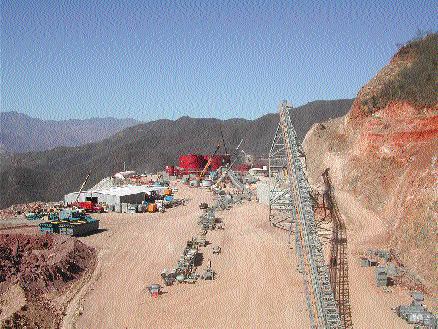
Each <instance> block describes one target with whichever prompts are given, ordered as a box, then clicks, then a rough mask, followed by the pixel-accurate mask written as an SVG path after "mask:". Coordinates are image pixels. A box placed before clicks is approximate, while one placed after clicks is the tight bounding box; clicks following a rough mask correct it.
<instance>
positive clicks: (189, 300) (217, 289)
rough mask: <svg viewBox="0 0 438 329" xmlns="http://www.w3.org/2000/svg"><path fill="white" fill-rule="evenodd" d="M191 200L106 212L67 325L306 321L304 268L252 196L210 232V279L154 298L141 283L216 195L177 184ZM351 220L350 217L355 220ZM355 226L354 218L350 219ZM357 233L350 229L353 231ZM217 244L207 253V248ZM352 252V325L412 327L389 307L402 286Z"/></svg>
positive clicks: (172, 258) (176, 249)
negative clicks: (378, 280)
mask: <svg viewBox="0 0 438 329" xmlns="http://www.w3.org/2000/svg"><path fill="white" fill-rule="evenodd" d="M178 197H190V198H191V199H192V201H191V202H190V203H189V204H188V205H187V206H181V207H179V208H174V209H170V210H169V211H168V212H166V213H165V214H158V213H157V214H102V215H100V219H101V227H102V228H103V229H104V230H105V231H102V232H101V233H99V234H96V235H92V236H88V237H84V238H81V240H82V241H83V242H85V243H87V244H90V245H92V246H93V247H95V248H96V249H97V250H98V252H99V263H98V265H97V269H96V271H95V273H94V274H93V276H92V277H91V279H90V280H89V282H88V283H87V284H86V285H85V286H84V287H83V289H82V290H81V291H80V293H79V294H78V295H77V297H76V298H75V299H73V301H72V303H71V304H70V307H69V308H68V309H67V312H66V313H67V314H66V317H65V319H64V323H63V327H64V328H74V327H76V328H308V327H309V322H308V314H307V310H306V307H305V300H304V294H303V285H302V278H301V274H299V273H298V272H297V271H296V258H295V254H294V251H293V250H291V249H289V247H288V244H287V233H286V232H285V231H282V230H279V229H276V228H273V227H270V226H269V224H268V221H267V218H268V209H267V207H266V206H263V205H260V204H257V203H255V202H250V203H248V202H247V203H245V204H242V205H236V206H235V207H234V208H233V209H231V210H229V211H224V212H219V213H218V215H219V217H220V218H221V219H222V220H223V222H224V223H225V230H223V231H214V232H209V233H208V235H207V238H208V240H209V241H210V242H211V244H210V245H209V246H207V247H206V248H203V249H201V252H203V256H204V262H203V265H201V266H200V268H199V269H198V273H200V272H201V271H202V270H203V268H204V267H205V266H206V265H207V263H208V260H210V259H211V261H212V266H213V268H214V270H215V271H216V272H217V278H216V280H215V281H200V282H198V283H196V284H194V285H187V284H186V285H184V284H181V285H178V284H176V285H175V286H172V287H166V288H165V289H164V291H165V293H164V294H163V295H161V296H160V298H159V299H158V300H155V299H152V298H151V297H150V296H149V295H148V292H147V290H146V286H148V285H149V284H151V283H160V284H162V282H161V279H160V273H161V271H162V270H163V269H164V268H168V269H169V268H171V267H173V266H174V265H175V263H176V261H177V260H178V258H179V256H180V254H181V252H182V250H183V248H184V246H185V242H186V240H187V239H190V238H191V236H192V235H194V234H196V233H197V231H198V228H197V225H196V219H197V216H198V215H200V214H201V211H200V210H199V209H198V204H199V203H200V202H207V203H211V201H212V194H210V193H208V192H206V191H205V190H202V189H188V188H182V189H181V190H180V192H179V193H178ZM351 220H354V219H347V221H351ZM352 226H353V227H354V225H352ZM353 236H354V234H352V238H353ZM216 245H219V246H221V247H222V253H221V254H220V255H214V256H213V255H212V254H211V248H212V246H216ZM354 250H355V247H352V250H350V278H351V280H350V285H351V301H352V312H353V322H354V325H355V326H354V327H355V328H382V329H391V328H410V327H409V326H408V325H407V323H405V322H404V321H403V320H401V319H399V318H398V317H397V316H396V315H395V314H394V313H393V312H392V311H391V307H396V306H398V305H400V304H401V303H408V302H409V296H408V294H407V292H405V291H403V290H401V289H394V291H393V292H391V293H385V292H383V291H382V290H380V289H378V288H377V287H375V284H374V271H373V269H365V270H364V269H362V268H360V267H359V263H358V257H357V255H355V253H354Z"/></svg>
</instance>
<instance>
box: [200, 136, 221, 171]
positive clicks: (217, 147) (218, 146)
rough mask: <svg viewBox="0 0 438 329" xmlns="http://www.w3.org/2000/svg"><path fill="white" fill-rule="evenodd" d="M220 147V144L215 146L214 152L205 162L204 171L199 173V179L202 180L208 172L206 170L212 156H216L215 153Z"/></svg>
mask: <svg viewBox="0 0 438 329" xmlns="http://www.w3.org/2000/svg"><path fill="white" fill-rule="evenodd" d="M220 147H221V144H220V143H219V144H217V146H216V150H215V151H214V153H213V155H212V156H210V157H209V158H208V161H207V163H206V164H205V167H204V169H202V171H201V173H200V174H199V177H200V178H203V177H204V176H205V174H206V173H207V170H208V168H209V167H210V165H211V162H212V161H213V158H214V156H215V155H216V153H217V152H218V151H219V149H220Z"/></svg>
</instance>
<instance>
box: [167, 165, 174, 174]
mask: <svg viewBox="0 0 438 329" xmlns="http://www.w3.org/2000/svg"><path fill="white" fill-rule="evenodd" d="M165 171H166V173H168V174H169V176H175V166H166V170H165Z"/></svg>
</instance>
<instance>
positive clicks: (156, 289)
mask: <svg viewBox="0 0 438 329" xmlns="http://www.w3.org/2000/svg"><path fill="white" fill-rule="evenodd" d="M147 289H148V290H149V293H150V294H151V296H152V298H158V296H159V295H160V292H161V286H160V285H159V284H157V283H153V284H151V285H150V286H148V287H147Z"/></svg>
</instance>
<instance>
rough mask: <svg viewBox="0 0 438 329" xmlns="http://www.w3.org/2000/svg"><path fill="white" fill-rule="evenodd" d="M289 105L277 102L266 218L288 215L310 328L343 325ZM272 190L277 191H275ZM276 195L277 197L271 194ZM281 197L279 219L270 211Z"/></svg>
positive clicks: (276, 214) (272, 219)
mask: <svg viewBox="0 0 438 329" xmlns="http://www.w3.org/2000/svg"><path fill="white" fill-rule="evenodd" d="M290 109H292V106H291V105H290V104H289V103H287V102H286V101H283V102H282V103H280V105H279V114H280V122H279V125H278V128H277V132H276V135H275V138H274V142H273V144H272V147H271V152H270V157H269V171H270V177H271V180H272V181H273V182H278V183H273V184H271V202H272V203H271V212H270V217H271V218H270V220H271V222H273V224H274V223H275V224H277V223H278V221H279V220H280V222H283V221H285V220H287V218H288V219H289V221H290V223H291V225H290V229H292V225H293V226H295V243H296V253H297V255H298V258H299V269H300V272H302V274H303V278H304V288H305V293H306V302H307V308H308V310H309V316H310V323H311V328H312V329H313V328H315V329H316V328H318V329H320V328H321V329H322V328H324V329H325V328H327V329H328V328H330V329H332V328H343V326H342V324H341V320H340V317H339V313H338V307H337V304H336V302H335V299H334V296H333V291H332V288H331V286H330V280H329V274H328V270H327V267H326V265H325V262H324V256H323V250H322V245H321V242H320V240H319V237H318V234H317V230H316V227H315V218H314V212H313V207H312V199H311V196H310V187H309V185H308V182H307V179H306V177H305V173H304V170H303V165H302V162H301V160H300V154H301V152H300V148H299V145H298V142H297V136H296V132H295V129H294V128H293V126H292V123H291V121H290V117H289V110H290ZM283 169H285V170H284V171H283ZM271 172H272V175H271ZM283 172H284V173H285V174H286V175H287V179H284V180H282V182H281V179H277V178H278V177H281V174H282V173H283ZM276 179H277V180H276ZM276 191H279V192H278V194H276V193H277V192H276ZM287 191H288V192H287ZM276 195H278V196H281V197H278V198H275V196H276ZM282 201H285V205H286V206H285V208H284V209H281V212H280V213H281V214H283V213H285V212H289V215H288V217H286V216H285V217H282V218H284V219H283V220H281V218H279V217H280V216H279V215H278V212H277V211H273V210H277V207H278V205H280V204H282Z"/></svg>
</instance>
